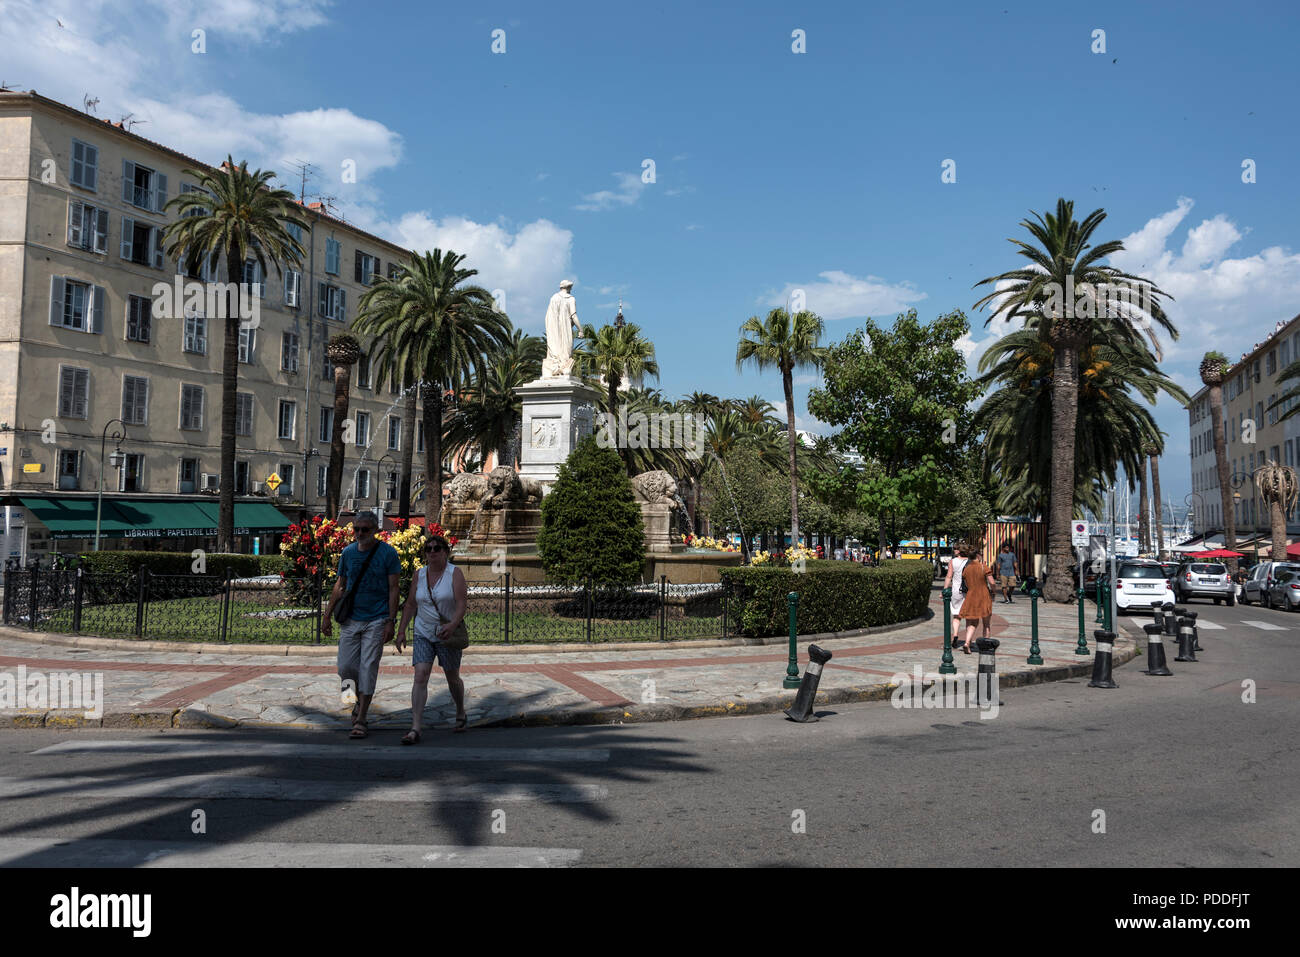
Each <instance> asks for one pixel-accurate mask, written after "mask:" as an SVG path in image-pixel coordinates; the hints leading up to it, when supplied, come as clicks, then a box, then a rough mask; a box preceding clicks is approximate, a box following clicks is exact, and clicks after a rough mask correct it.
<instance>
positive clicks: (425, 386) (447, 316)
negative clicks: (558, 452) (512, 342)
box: [368, 249, 510, 524]
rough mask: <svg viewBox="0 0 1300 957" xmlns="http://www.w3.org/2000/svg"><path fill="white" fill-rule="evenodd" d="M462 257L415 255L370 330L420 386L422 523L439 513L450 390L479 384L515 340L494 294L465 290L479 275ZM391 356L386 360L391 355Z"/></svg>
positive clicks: (478, 288)
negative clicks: (495, 355) (491, 358)
mask: <svg viewBox="0 0 1300 957" xmlns="http://www.w3.org/2000/svg"><path fill="white" fill-rule="evenodd" d="M464 261H465V257H464V256H463V255H460V254H457V253H454V252H451V251H450V250H448V251H446V252H443V251H442V250H441V249H435V250H433V252H426V253H425V254H424V255H423V256H420V255H418V254H416V253H412V254H411V259H410V261H409V262H408V263H407V264H406V266H405V269H406V273H405V275H404V276H403V277H402V278H403V281H402V282H401V283H400V284H399V285H398V286H396V287H395V288H393V289H391V290H389V295H390V296H391V297H392V299H393V301H391V302H388V303H387V304H386V305H385V306H384V308H383V310H382V312H381V313H380V314H379V315H377V316H376V318H375V319H374V321H373V323H372V324H371V325H369V326H368V328H370V329H372V330H373V332H374V335H375V336H376V337H377V338H379V339H381V340H384V341H385V342H386V350H388V351H390V352H391V356H392V358H391V366H392V367H393V368H398V369H403V370H407V369H409V370H410V374H411V376H412V380H413V381H418V382H419V383H420V390H421V392H422V398H423V422H424V435H425V445H424V448H425V463H424V464H425V471H424V474H425V486H424V489H425V499H424V517H425V521H426V522H428V523H430V524H431V523H433V522H436V521H437V520H438V513H439V512H440V511H441V510H442V480H443V469H442V458H443V449H442V445H443V442H442V439H443V432H444V422H443V410H444V405H445V397H446V395H447V392H448V391H449V390H454V391H456V392H459V391H460V390H461V389H463V388H464V387H465V386H466V385H468V384H469V383H470V381H471V380H472V379H473V378H474V376H475V374H476V373H477V372H478V371H479V370H480V369H481V368H482V367H483V365H484V363H485V362H486V361H487V359H486V357H487V356H488V355H489V354H490V353H491V351H492V349H493V348H494V347H495V346H499V345H502V344H504V343H506V342H508V341H509V338H510V320H509V319H508V318H506V316H505V314H504V313H500V312H498V311H497V310H496V306H495V304H494V300H493V298H492V294H491V293H490V292H488V291H487V290H486V289H484V288H483V287H482V286H473V285H467V284H466V281H467V280H469V279H471V278H473V277H474V276H477V275H478V270H477V269H464V268H461V263H463V262H464ZM388 351H386V355H387V354H388Z"/></svg>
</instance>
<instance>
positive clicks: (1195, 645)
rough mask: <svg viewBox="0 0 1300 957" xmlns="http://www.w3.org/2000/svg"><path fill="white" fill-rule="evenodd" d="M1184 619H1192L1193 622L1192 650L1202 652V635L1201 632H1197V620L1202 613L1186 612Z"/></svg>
mask: <svg viewBox="0 0 1300 957" xmlns="http://www.w3.org/2000/svg"><path fill="white" fill-rule="evenodd" d="M1183 617H1184V618H1190V619H1191V620H1192V650H1193V651H1200V650H1201V634H1200V632H1199V631H1198V630H1197V628H1196V619H1197V618H1198V617H1200V612H1195V611H1186V612H1183Z"/></svg>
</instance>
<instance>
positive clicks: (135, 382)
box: [122, 375, 149, 425]
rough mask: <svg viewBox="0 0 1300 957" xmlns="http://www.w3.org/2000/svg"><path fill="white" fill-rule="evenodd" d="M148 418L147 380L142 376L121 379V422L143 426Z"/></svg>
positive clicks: (129, 376)
mask: <svg viewBox="0 0 1300 957" xmlns="http://www.w3.org/2000/svg"><path fill="white" fill-rule="evenodd" d="M148 417H149V380H148V379H146V378H144V377H142V376H133V375H128V376H123V377H122V421H123V422H125V423H126V424H127V425H145V424H147V422H148Z"/></svg>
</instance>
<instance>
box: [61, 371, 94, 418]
mask: <svg viewBox="0 0 1300 957" xmlns="http://www.w3.org/2000/svg"><path fill="white" fill-rule="evenodd" d="M89 404H90V370H89V369H77V368H74V367H72V366H60V367H59V415H61V416H65V417H67V418H71V419H84V418H85V417H86V410H87V408H88V406H89Z"/></svg>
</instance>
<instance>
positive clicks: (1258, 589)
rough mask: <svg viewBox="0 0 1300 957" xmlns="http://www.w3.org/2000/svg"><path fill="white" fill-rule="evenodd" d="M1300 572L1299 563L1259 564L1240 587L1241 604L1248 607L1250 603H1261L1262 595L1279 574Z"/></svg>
mask: <svg viewBox="0 0 1300 957" xmlns="http://www.w3.org/2000/svg"><path fill="white" fill-rule="evenodd" d="M1283 571H1300V562H1260V563H1259V564H1258V565H1255V566H1254V567H1253V568H1251V569H1250V572H1249V574H1248V575H1247V577H1246V582H1245V584H1244V585H1243V586H1242V592H1243V594H1242V596H1241V603H1242V604H1243V605H1249V604H1250V603H1251V602H1252V601H1257V602H1261V603H1262V602H1263V601H1264V593H1265V591H1266V590H1267V589H1269V588H1271V587H1273V582H1274V580H1275V579H1276V578H1277V576H1278V573H1279V572H1283Z"/></svg>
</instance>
